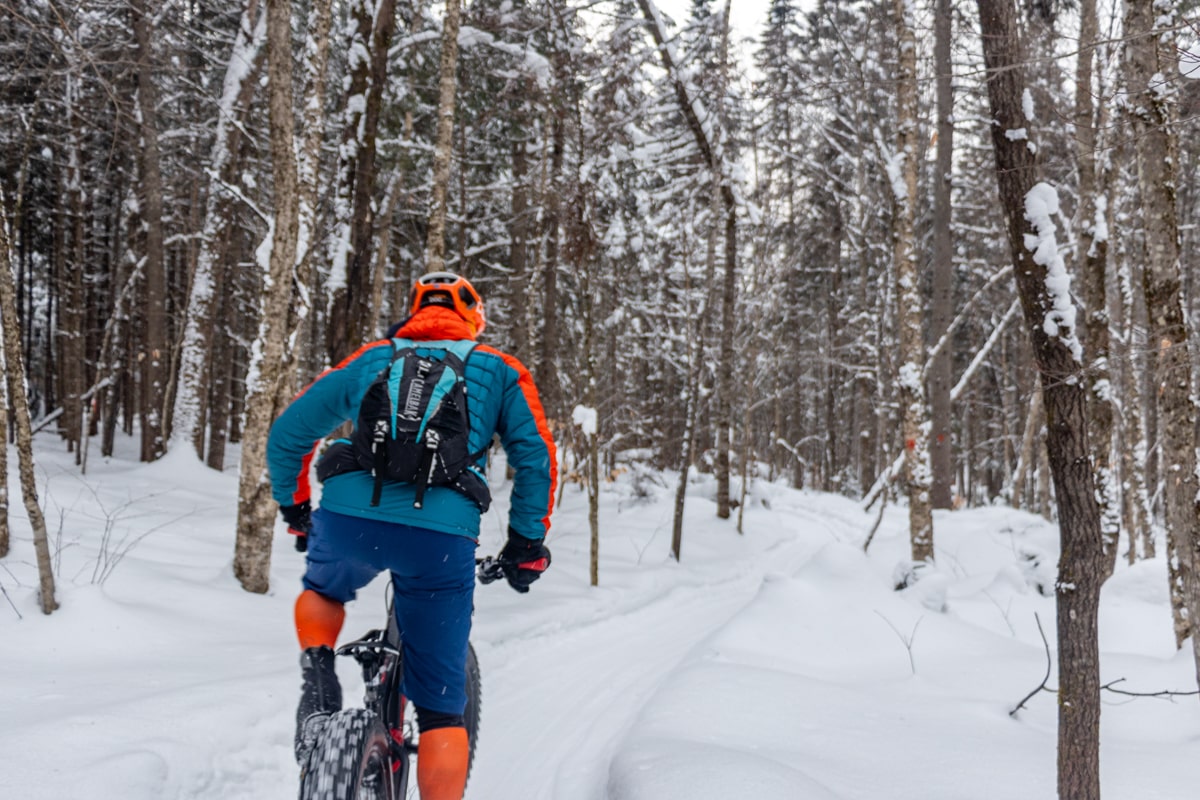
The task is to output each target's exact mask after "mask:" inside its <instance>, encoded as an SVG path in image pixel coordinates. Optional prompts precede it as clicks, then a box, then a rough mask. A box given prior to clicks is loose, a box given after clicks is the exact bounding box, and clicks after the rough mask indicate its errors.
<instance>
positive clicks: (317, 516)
mask: <svg viewBox="0 0 1200 800" xmlns="http://www.w3.org/2000/svg"><path fill="white" fill-rule="evenodd" d="M312 522H313V526H312V532H311V533H310V534H309V537H308V568H307V570H306V571H305V573H304V578H303V579H302V582H303V583H304V588H306V589H311V590H313V591H314V592H317V593H318V594H321V595H324V596H325V597H328V598H330V599H332V600H337V601H339V602H341V603H346V602H349V601H350V600H353V599H354V598H355V595H356V594H357V593H358V590H359V589H361V588H363V587H364V586H366V585H367V584H368V583H370V582H371V581H372V580H373V579H374V578H375V576H376V575H378V574H379V573H380V572H383V571H384V570H389V571H390V572H391V573H392V587H393V589H394V590H395V592H394V604H395V609H396V621H397V623H398V624H399V626H400V631H401V634H402V636H403V640H404V683H403V686H402V689H403V691H404V694H405V696H406V697H408V698H409V699H410V700H412V702H413V705H415V706H417V707H418V708H427V709H429V710H430V711H436V712H438V713H443V714H456V715H457V714H462V713H463V711H464V709H465V708H466V705H467V692H466V675H467V640H468V638H469V636H470V634H471V612H472V609H473V606H472V597H473V594H474V591H475V546H476V542H475V540H474V539H468V538H467V537H465V536H459V535H456V534H452V533H442V532H440V531H431V530H427V529H425V528H414V527H412V526H410V525H401V524H397V523H393V522H381V521H379V520H373V519H364V518H362V517H354V516H349V515H347V514H339V513H337V512H335V511H329V510H327V509H324V508H318V509H317V510H316V511H315V512H314V513H313V517H312Z"/></svg>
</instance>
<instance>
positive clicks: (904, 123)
mask: <svg viewBox="0 0 1200 800" xmlns="http://www.w3.org/2000/svg"><path fill="white" fill-rule="evenodd" d="M910 13H911V12H910V11H909V4H908V3H907V2H906V0H894V3H893V14H895V17H896V25H897V31H896V33H897V43H898V45H899V49H900V52H899V76H898V80H897V91H898V94H899V96H898V97H897V114H898V116H899V118H898V120H897V134H896V154H897V155H898V156H899V157H900V159H902V162H901V166H900V167H899V170H900V178H901V180H902V186H903V192H904V193H903V194H901V193H900V192H901V186H899V185H896V183H897V182H896V181H893V190H892V191H893V195H894V196H893V201H894V205H893V212H892V214H893V217H892V236H893V240H892V243H893V247H894V251H893V256H894V261H895V265H896V266H895V270H896V297H897V300H898V304H899V319H898V324H899V328H900V353H899V358H900V375H899V386H898V389H899V395H900V408H901V410H902V413H903V415H904V420H903V427H904V453H905V457H904V477H905V480H906V482H907V484H908V526H909V537H910V539H911V544H912V559H913V561H917V562H923V561H933V508H932V506H931V505H930V494H929V493H930V483H931V482H932V475H931V474H930V467H929V416H928V415H929V410H928V408H927V407H926V405H925V385H924V382H923V381H922V380H921V372H922V367H923V365H924V361H925V359H924V341H923V337H924V324H923V323H924V315H923V311H922V309H923V308H924V302H923V298H922V297H921V281H920V278H919V276H918V274H917V257H916V233H915V230H914V228H915V220H916V203H917V146H918V142H917V138H918V136H919V131H918V129H917V39H916V34H915V33H914V31H913V20H912V19H910V17H909V14H910Z"/></svg>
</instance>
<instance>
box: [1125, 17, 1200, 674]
mask: <svg viewBox="0 0 1200 800" xmlns="http://www.w3.org/2000/svg"><path fill="white" fill-rule="evenodd" d="M1157 17H1158V11H1157V8H1156V6H1154V4H1153V2H1152V1H1150V0H1130V1H1129V2H1127V4H1126V19H1124V28H1126V31H1127V34H1128V35H1129V38H1128V40H1127V41H1126V56H1124V62H1126V67H1127V68H1126V74H1127V80H1128V88H1129V96H1130V106H1129V122H1130V127H1132V131H1133V138H1134V143H1135V150H1136V154H1138V186H1139V188H1140V194H1141V206H1142V210H1144V211H1142V217H1144V224H1145V242H1146V266H1145V269H1144V271H1142V288H1144V290H1145V294H1146V312H1147V315H1148V318H1150V325H1148V331H1147V333H1148V337H1150V342H1151V348H1150V351H1151V359H1153V361H1152V363H1153V365H1154V371H1153V375H1154V386H1156V387H1157V395H1158V437H1159V453H1160V457H1159V464H1160V473H1159V474H1160V475H1162V477H1163V483H1164V492H1163V501H1164V509H1165V515H1164V516H1165V522H1166V551H1168V555H1166V559H1168V567H1169V577H1170V582H1171V609H1172V612H1174V618H1175V643H1176V646H1178V648H1182V646H1183V642H1184V640H1186V639H1187V638H1188V637H1189V636H1192V637H1193V645H1194V650H1195V656H1196V672H1198V678H1200V637H1198V636H1193V634H1194V633H1195V628H1194V625H1193V622H1192V620H1194V619H1196V613H1200V599H1198V597H1196V590H1198V584H1196V575H1195V567H1196V564H1195V553H1196V547H1198V545H1200V525H1198V507H1196V474H1195V467H1196V457H1195V419H1196V407H1195V402H1194V399H1193V395H1192V386H1193V380H1192V361H1190V356H1189V349H1190V342H1189V335H1190V330H1189V325H1188V320H1187V318H1186V317H1184V308H1183V302H1184V297H1183V290H1182V285H1181V267H1180V225H1178V210H1177V207H1178V206H1177V198H1176V175H1175V167H1174V166H1175V163H1177V160H1178V140H1177V134H1176V133H1175V131H1174V130H1172V128H1171V125H1172V124H1174V122H1175V116H1176V110H1175V101H1174V97H1172V96H1171V95H1169V94H1168V92H1166V91H1164V90H1165V89H1166V86H1165V85H1164V79H1163V77H1162V76H1163V74H1168V71H1169V70H1172V68H1174V67H1172V66H1170V65H1172V64H1174V58H1175V44H1174V41H1175V40H1174V35H1171V34H1169V32H1168V31H1164V30H1160V29H1158V25H1159V24H1160V23H1159V20H1158V18H1157Z"/></svg>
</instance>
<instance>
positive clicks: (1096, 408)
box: [1074, 0, 1121, 579]
mask: <svg viewBox="0 0 1200 800" xmlns="http://www.w3.org/2000/svg"><path fill="white" fill-rule="evenodd" d="M1079 16H1080V32H1079V44H1080V46H1079V56H1078V60H1077V62H1076V69H1075V126H1074V127H1075V149H1076V156H1077V158H1078V170H1079V211H1078V219H1077V223H1076V226H1075V227H1076V229H1077V230H1078V231H1079V245H1078V248H1079V249H1078V259H1079V263H1080V269H1079V270H1078V272H1079V273H1080V274H1082V275H1083V296H1084V303H1085V305H1086V306H1087V344H1088V350H1089V352H1090V353H1091V361H1090V363H1089V364H1088V370H1087V373H1086V375H1087V382H1088V392H1089V393H1090V395H1091V401H1090V403H1089V404H1088V409H1089V411H1090V424H1091V441H1092V464H1093V465H1094V468H1095V471H1096V482H1097V483H1098V484H1099V490H1100V492H1099V497H1098V500H1099V502H1100V530H1101V534H1102V535H1103V537H1104V555H1105V561H1104V563H1105V567H1104V578H1105V579H1107V578H1108V576H1109V575H1111V574H1112V570H1113V568H1114V567H1115V566H1116V559H1117V550H1118V548H1119V547H1120V540H1121V495H1120V487H1118V486H1117V475H1116V471H1115V469H1114V464H1113V452H1114V446H1113V402H1112V393H1113V387H1112V376H1111V374H1110V371H1109V366H1108V354H1109V333H1108V326H1109V322H1110V320H1109V316H1108V293H1107V286H1108V281H1107V271H1108V220H1107V211H1108V202H1107V197H1106V194H1105V192H1104V189H1103V187H1102V186H1099V185H1098V181H1097V174H1096V120H1095V110H1094V108H1093V104H1092V91H1093V89H1092V62H1093V60H1094V59H1095V57H1096V50H1095V42H1096V32H1097V28H1098V23H1097V19H1096V0H1081V2H1080V5H1079Z"/></svg>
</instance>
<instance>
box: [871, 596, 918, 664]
mask: <svg viewBox="0 0 1200 800" xmlns="http://www.w3.org/2000/svg"><path fill="white" fill-rule="evenodd" d="M875 613H876V614H879V618H880V619H881V620H883V621H884V622H886V623H887V626H888V627H889V628H891V629H892V630H893V631H894V632H895V634H896V636H897V638H899V639H900V641H901V642H903V643H904V649H905V650H907V651H908V668H909V669H911V670H912V674H913V675H916V674H917V662H916V661H915V660H914V659H913V642H915V641H916V639H917V628H919V627H921V623H922V622H924V621H925V617H921V618H920V619H918V620H917V623H916V624H915V625H913V629H912V633H910V634H908V636H907V637H905V635H904V634H903V633H901V632H900V630H899V628H897V627H896V626H895V625H893V624H892V621H891V620H890V619H888V618H887V617H885V616H884V615H883V614H880V613H879V611H878V610H876V611H875Z"/></svg>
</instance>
